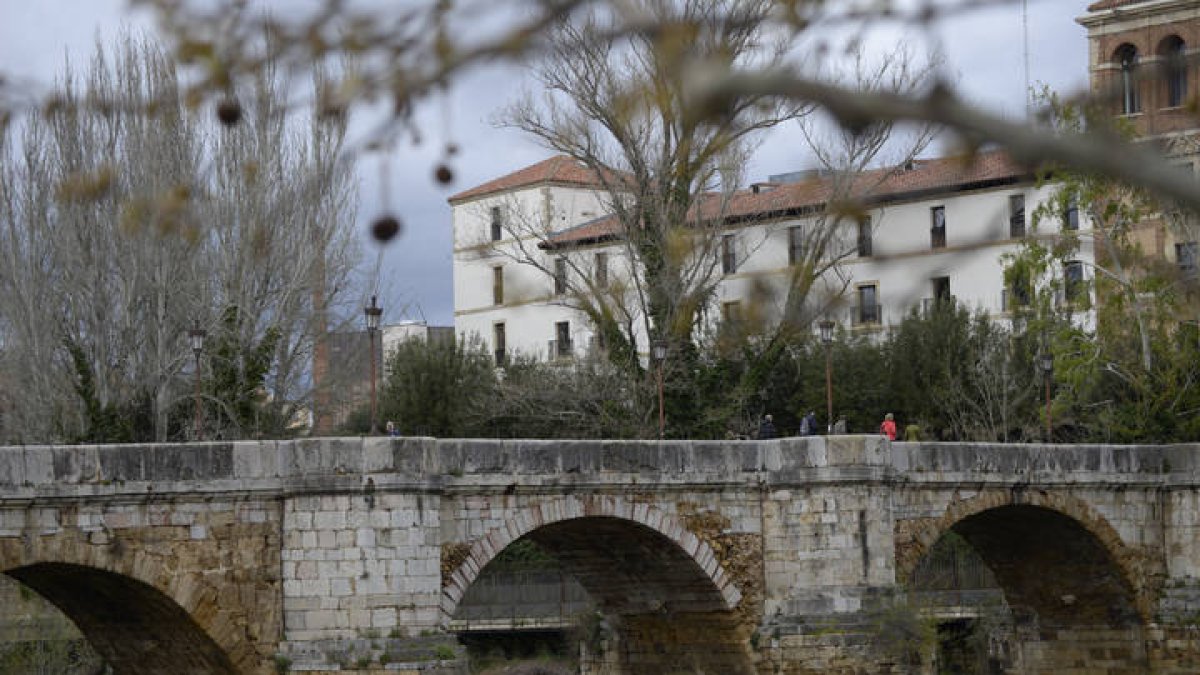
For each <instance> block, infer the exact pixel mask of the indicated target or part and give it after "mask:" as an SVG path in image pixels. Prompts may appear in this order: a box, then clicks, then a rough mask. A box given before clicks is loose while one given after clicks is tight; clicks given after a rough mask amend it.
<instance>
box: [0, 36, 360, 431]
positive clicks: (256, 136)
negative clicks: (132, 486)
mask: <svg viewBox="0 0 1200 675" xmlns="http://www.w3.org/2000/svg"><path fill="white" fill-rule="evenodd" d="M259 92H260V94H261V97H260V99H259V100H258V101H257V102H256V105H253V106H250V107H249V109H250V111H251V112H252V113H254V114H255V115H256V120H257V121H258V124H257V125H256V126H251V125H246V127H247V128H246V129H242V130H239V131H238V132H236V133H225V131H226V130H220V132H219V133H218V134H215V135H214V134H209V133H208V132H209V131H210V130H211V126H207V125H205V124H204V123H202V122H198V121H197V120H196V119H194V118H193V117H192V116H191V115H190V114H189V112H188V108H187V106H186V105H185V103H184V101H183V99H182V96H181V91H180V87H179V84H178V81H177V79H176V77H175V73H174V67H173V64H172V62H171V61H170V60H169V59H168V58H167V57H166V56H165V54H164V53H163V52H162V51H161V50H160V49H159V48H158V47H156V46H155V45H154V44H152V43H150V42H147V41H137V40H133V39H131V38H126V39H124V40H123V41H122V42H121V44H120V45H119V46H118V48H117V49H115V50H114V56H112V57H110V56H109V55H108V54H107V53H106V52H105V51H104V50H103V49H102V48H99V47H98V48H97V55H96V57H95V58H94V60H93V62H92V65H91V67H90V68H89V70H88V75H87V78H86V81H85V82H84V83H83V84H79V83H77V81H76V79H75V76H74V75H73V74H72V73H68V74H67V76H66V77H65V78H64V81H63V83H62V87H61V92H60V93H59V94H58V95H57V97H56V100H57V101H58V102H59V104H58V105H55V106H52V107H50V108H49V109H47V110H46V111H44V112H42V113H39V114H37V115H33V116H30V117H29V118H28V119H27V120H26V121H25V122H24V124H23V125H22V127H21V128H22V130H23V135H22V137H21V142H20V146H19V148H20V149H19V151H18V150H16V149H15V148H13V147H12V146H6V154H5V156H4V157H3V162H2V163H0V172H2V173H3V181H2V183H3V184H2V185H0V209H2V211H0V255H2V256H3V257H4V259H5V263H6V264H5V265H4V270H3V271H0V288H3V293H0V295H3V298H0V330H2V331H3V333H2V336H0V337H2V340H3V342H2V344H3V354H2V359H3V360H2V365H3V369H2V370H0V373H2V375H0V377H3V378H4V380H5V381H7V382H23V383H27V390H26V392H25V393H26V395H24V396H20V397H17V396H13V397H9V400H8V401H6V404H5V407H6V419H5V429H4V432H5V434H6V435H7V436H8V438H10V439H12V440H25V441H35V440H51V439H55V440H62V439H73V438H104V439H109V440H121V439H126V440H127V439H149V438H156V439H159V440H163V439H166V438H167V437H168V435H169V434H170V433H171V423H170V418H171V413H172V411H173V410H177V408H178V407H180V406H181V405H182V404H183V403H185V402H187V401H188V400H189V396H190V394H191V386H190V383H191V373H190V372H187V371H188V370H189V369H190V367H191V364H192V362H193V359H192V354H191V351H190V349H188V346H187V344H186V336H187V331H188V329H189V328H191V327H193V326H199V327H203V328H206V329H208V330H209V332H210V334H211V335H212V337H213V341H212V342H210V343H209V348H208V349H209V351H210V353H209V357H210V358H209V359H208V368H207V369H206V376H207V379H208V380H209V384H208V386H207V391H208V395H207V400H208V404H207V406H208V407H209V408H211V409H212V410H220V411H221V414H219V415H212V416H210V418H211V420H212V428H211V429H210V433H218V432H220V433H225V432H226V430H228V433H231V434H241V433H248V430H247V429H246V419H245V417H246V415H244V414H243V415H240V416H239V415H237V414H233V413H232V412H231V411H232V410H233V409H234V408H236V407H237V403H236V401H237V400H238V399H241V401H242V403H245V402H246V400H247V398H257V399H259V400H260V401H261V402H264V403H265V402H266V401H267V400H270V401H274V402H275V405H277V406H282V405H283V404H284V403H287V402H295V401H297V400H302V398H303V394H304V392H303V391H301V390H302V388H303V384H302V383H303V382H304V378H303V372H304V370H305V369H306V368H305V366H306V363H304V362H303V361H302V358H303V355H304V354H306V353H307V350H309V349H310V345H311V340H312V333H311V328H312V326H311V325H310V324H309V320H310V318H311V316H312V307H311V303H310V302H309V298H310V297H311V295H312V294H313V293H314V286H315V285H316V284H318V283H328V284H342V283H343V282H344V279H345V276H346V274H347V273H348V270H349V269H350V267H351V266H352V264H353V257H352V255H351V254H352V251H353V249H352V245H351V242H352V241H353V237H352V233H351V230H350V220H351V214H350V213H349V209H348V203H347V181H346V171H347V167H345V166H344V165H340V164H339V163H338V160H337V159H336V158H335V156H336V150H337V147H338V142H339V139H340V125H333V126H329V125H328V124H325V123H322V124H317V125H316V126H314V131H313V134H314V135H313V136H312V137H311V138H307V139H306V138H304V137H303V136H297V135H296V131H295V130H294V129H293V128H292V127H291V126H290V125H289V124H287V123H286V121H285V118H284V116H283V114H282V112H281V111H280V110H279V109H278V108H274V107H272V104H271V101H272V98H273V96H274V94H273V93H272V92H271V91H270V89H269V87H266V86H265V85H264V86H262V87H260V88H259ZM85 102H86V104H85ZM318 259H319V260H320V262H319V263H318V262H317V260H318ZM317 267H320V268H322V270H323V272H324V274H323V277H319V276H318V275H316V274H314V268H317ZM325 290H326V291H327V295H329V296H331V297H332V296H333V293H330V292H328V291H329V289H325ZM230 308H233V309H235V310H236V311H235V313H234V316H235V317H236V320H235V321H233V322H229V321H227V320H226V319H227V317H229V316H230V314H229V313H228V311H227V310H229V309H230ZM230 334H232V336H231V335H230ZM268 338H269V339H270V341H271V345H272V349H271V350H270V351H271V352H272V353H271V354H270V358H269V359H267V361H266V362H265V364H264V363H260V364H259V365H258V366H256V372H257V375H256V376H255V377H253V378H250V379H246V378H245V377H240V378H239V377H238V376H236V375H233V376H229V377H226V378H225V379H227V380H229V381H228V382H225V381H223V380H222V377H221V376H222V375H227V374H229V373H237V372H239V369H240V370H241V371H242V374H243V375H244V374H245V373H244V370H245V368H244V366H245V364H246V363H247V360H246V357H247V355H248V354H250V353H252V352H254V350H255V348H257V347H261V346H262V344H263V343H264V342H265V341H267V340H268ZM222 345H224V347H225V351H221V350H219V349H218V347H219V346H222ZM218 357H220V358H223V359H226V362H218V360H217V359H218ZM259 361H262V359H259ZM222 368H224V370H222ZM268 376H269V378H273V379H269V378H268ZM264 385H270V386H269V388H267V387H264ZM6 388H7V387H6ZM50 411H53V412H50ZM288 414H289V412H288V411H287V410H284V409H283V408H282V407H280V408H279V416H282V417H286V416H287V415H288ZM139 425H140V426H139ZM180 426H182V425H180Z"/></svg>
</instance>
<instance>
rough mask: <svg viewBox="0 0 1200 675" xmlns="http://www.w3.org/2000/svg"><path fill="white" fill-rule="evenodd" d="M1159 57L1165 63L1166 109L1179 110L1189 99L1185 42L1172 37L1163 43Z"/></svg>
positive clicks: (1177, 37)
mask: <svg viewBox="0 0 1200 675" xmlns="http://www.w3.org/2000/svg"><path fill="white" fill-rule="evenodd" d="M1159 55H1160V56H1162V61H1163V80H1164V81H1165V83H1166V87H1167V91H1166V94H1167V96H1166V104H1167V105H1166V107H1168V108H1179V107H1181V106H1183V104H1184V99H1186V98H1187V77H1188V72H1187V57H1186V56H1185V55H1184V44H1183V40H1182V39H1180V37H1179V36H1178V35H1172V36H1170V37H1168V38H1167V39H1165V40H1163V41H1162V45H1161V46H1160V47H1159Z"/></svg>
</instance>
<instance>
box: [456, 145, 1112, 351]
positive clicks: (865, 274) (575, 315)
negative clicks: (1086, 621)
mask: <svg viewBox="0 0 1200 675" xmlns="http://www.w3.org/2000/svg"><path fill="white" fill-rule="evenodd" d="M957 161H958V160H928V161H921V162H918V163H917V165H916V167H915V168H914V169H913V171H914V173H913V174H912V176H911V177H909V176H902V177H900V179H899V180H898V181H897V182H898V183H901V184H902V185H901V186H900V187H898V188H897V187H891V188H888V190H887V191H885V192H886V193H885V194H882V193H881V194H878V195H865V196H863V197H862V200H863V203H864V204H865V208H866V209H867V210H866V213H867V214H868V215H869V216H870V231H871V233H872V236H871V241H870V251H869V255H861V256H860V255H859V254H858V248H857V246H858V239H857V230H858V226H857V225H856V224H854V223H850V224H847V225H846V226H845V227H844V228H843V229H844V230H845V232H844V233H843V235H842V238H843V242H844V245H845V246H846V247H847V248H846V249H845V250H846V251H848V252H849V253H848V254H847V255H846V257H844V259H842V260H841V261H840V262H839V263H838V265H837V266H836V268H835V270H836V274H835V275H833V277H832V278H826V279H823V281H824V284H818V287H817V290H816V291H815V292H816V293H817V295H818V296H820V295H821V294H826V297H825V298H818V299H819V300H827V299H828V300H832V302H833V304H832V307H833V309H832V310H830V311H829V312H828V315H829V316H830V318H832V319H834V320H836V321H838V322H839V323H841V324H842V325H843V326H845V327H846V328H848V329H853V330H879V329H881V328H886V327H888V326H890V325H895V324H898V323H899V322H900V321H901V320H902V319H903V317H904V316H905V315H906V314H907V313H908V312H909V311H910V310H911V309H912V308H913V307H920V306H922V303H923V302H931V301H932V300H933V298H935V296H938V295H939V294H943V295H944V294H948V295H950V296H953V297H954V298H955V299H956V300H957V301H958V302H959V303H960V304H963V305H965V306H966V307H968V308H971V309H976V308H979V309H982V310H984V311H986V312H988V313H989V314H991V315H992V316H993V317H995V318H998V319H1003V318H1004V317H1006V316H1007V314H1006V311H1005V282H1004V268H1003V265H1002V262H1001V257H1002V256H1003V255H1004V254H1006V253H1011V252H1015V251H1016V250H1017V249H1018V248H1019V246H1020V244H1021V238H1020V236H1013V234H1014V232H1013V229H1012V228H1013V227H1014V223H1013V219H1012V216H1013V209H1014V207H1015V206H1016V204H1014V201H1013V198H1015V197H1019V198H1020V200H1022V201H1023V204H1024V214H1025V218H1024V228H1025V230H1026V231H1027V232H1031V233H1032V232H1033V225H1032V224H1033V213H1034V211H1035V209H1036V208H1037V207H1038V205H1039V204H1041V203H1043V202H1045V201H1046V200H1047V199H1049V198H1050V196H1051V195H1052V193H1053V191H1054V186H1041V187H1039V186H1037V185H1036V184H1035V182H1034V180H1033V179H1032V178H1031V177H1029V176H1022V175H1020V174H1019V173H1016V172H1015V171H992V172H991V173H990V174H988V176H986V180H974V179H970V178H960V177H958V176H956V175H954V173H953V171H950V172H949V173H948V172H947V169H952V168H953V165H952V164H951V163H952V162H957ZM919 172H925V173H924V174H922V173H919ZM905 181H907V182H905ZM931 181H932V182H931ZM494 183H497V184H499V185H501V186H503V189H499V190H489V189H487V185H485V186H481V187H482V188H483V189H479V188H477V189H476V190H473V191H467V192H466V193H463V195H466V196H465V197H455V198H451V205H452V207H453V226H454V242H455V250H454V297H455V332H456V333H457V334H458V335H460V336H462V335H467V334H471V333H475V334H478V335H479V336H480V337H481V338H482V339H483V340H484V341H485V342H486V343H487V344H488V345H489V348H490V349H493V350H498V349H503V350H504V351H505V353H506V355H508V356H511V355H513V354H514V353H517V352H520V353H524V354H527V355H531V356H536V357H538V358H546V357H549V356H562V355H564V353H563V350H561V348H560V347H559V343H560V341H561V338H562V337H568V338H569V339H570V340H571V343H572V345H571V346H572V349H571V350H570V351H571V353H572V355H579V354H582V353H584V352H585V351H586V349H587V348H588V345H589V343H590V340H591V338H592V327H591V326H590V325H589V322H588V320H587V318H586V316H584V315H583V314H582V313H581V312H578V311H576V310H574V309H571V308H569V307H566V306H565V305H564V304H562V302H561V298H558V301H556V298H557V296H556V295H555V279H554V276H553V274H554V270H555V258H558V257H560V256H566V258H567V260H568V261H569V262H568V264H567V265H566V266H565V267H566V271H567V273H568V274H570V275H573V278H574V276H575V275H589V276H591V277H592V278H595V275H596V272H595V265H596V260H597V254H598V253H599V254H604V255H605V256H606V267H607V276H608V278H609V282H610V283H613V282H615V281H616V280H617V279H620V278H622V277H624V278H628V274H629V272H628V265H627V262H626V258H625V254H624V249H623V246H622V243H621V242H620V241H612V240H611V239H610V240H609V241H607V242H601V243H596V242H594V241H589V240H588V239H586V238H584V239H582V240H580V241H579V243H578V244H577V245H574V246H571V247H570V248H568V249H559V250H555V251H548V250H543V249H540V248H538V247H537V242H538V241H540V240H544V239H545V238H546V237H547V234H548V233H550V232H554V233H558V237H559V239H560V240H561V238H563V237H566V238H567V239H570V238H571V237H572V236H573V232H579V231H586V230H585V229H584V228H588V227H593V228H594V221H595V220H596V219H597V217H599V216H601V215H603V214H604V211H605V209H604V203H605V199H606V198H605V197H604V196H602V195H601V193H600V191H599V190H598V189H596V188H591V187H588V186H586V185H562V184H557V185H556V184H552V183H549V182H538V181H536V180H534V181H533V182H531V183H526V184H520V183H517V184H511V181H509V184H507V185H506V184H505V183H506V181H505V180H504V179H503V178H502V179H497V181H494ZM910 184H911V185H910ZM488 185H491V184H488ZM786 189H788V186H779V187H774V188H773V189H772V192H773V191H775V190H786ZM749 194H750V193H747V196H749ZM780 194H781V195H782V194H784V193H780ZM493 209H499V211H497V212H494V211H493ZM935 209H941V210H942V213H943V214H944V218H943V222H944V225H945V226H944V246H938V247H935V246H934V239H935V237H936V235H935V234H934V233H933V232H932V229H933V228H932V224H933V222H934V220H935V218H938V217H939V216H936V215H935ZM493 213H498V214H499V217H500V218H501V219H503V228H502V229H503V231H502V232H501V233H500V234H501V235H502V236H501V237H500V239H499V240H496V241H493V239H492V236H493V234H496V233H495V232H494V231H493V229H492V218H493ZM817 218H818V216H803V217H802V216H783V217H777V218H774V219H766V218H758V219H755V220H753V221H752V222H753V224H751V225H746V226H733V227H730V229H729V230H728V231H727V234H728V235H731V236H732V237H733V239H732V240H731V241H732V243H733V246H734V250H735V252H736V256H735V258H736V270H735V271H734V272H732V273H728V274H724V275H723V276H722V278H721V281H720V284H719V287H718V289H717V293H716V296H715V298H714V301H713V305H712V306H711V307H709V308H708V310H707V312H708V313H707V316H708V317H709V319H710V320H711V321H717V320H720V318H721V316H722V314H723V308H724V311H726V312H728V311H738V312H745V311H749V309H750V308H751V307H753V308H755V311H757V310H759V309H764V310H765V311H766V313H767V317H766V318H767V320H770V317H772V316H774V317H778V316H779V310H780V307H781V305H782V301H783V299H784V298H783V289H784V288H786V280H787V278H788V275H789V271H790V268H789V250H788V247H789V229H790V228H793V227H801V228H806V227H817V226H819V222H818V220H817ZM1078 218H1079V226H1080V227H1081V228H1083V229H1085V230H1086V229H1087V219H1086V217H1085V216H1084V214H1079V216H1078ZM1047 220H1049V221H1052V222H1046V221H1043V222H1042V223H1040V224H1039V228H1038V230H1037V236H1053V235H1055V234H1057V233H1058V232H1059V227H1060V226H1061V222H1060V219H1059V218H1054V219H1047ZM589 223H593V224H592V225H589ZM572 228H579V229H577V230H574V231H573V230H572ZM518 233H521V234H525V235H526V236H519V237H514V236H513V235H514V234H518ZM1018 234H1019V233H1018ZM864 252H865V251H864ZM717 255H720V252H719V251H718V253H717ZM522 258H529V259H531V260H535V261H537V262H538V265H540V267H541V269H539V268H538V267H536V266H534V265H531V264H524V263H522V262H519V260H521V259H522ZM1092 258H1093V256H1092V251H1091V243H1090V240H1089V238H1088V237H1086V236H1083V237H1080V251H1079V254H1078V256H1077V259H1078V260H1079V261H1080V262H1081V263H1082V265H1081V269H1082V271H1083V275H1084V277H1085V278H1086V279H1090V278H1091V277H1092V276H1093V273H1092V265H1091V263H1092ZM497 270H499V271H497ZM720 270H721V268H720V267H719V266H718V272H717V273H718V274H720ZM497 275H499V276H497ZM826 276H827V277H829V276H830V275H826ZM501 278H502V282H501V283H502V284H503V289H502V294H501V296H497V295H495V293H496V292H497V291H495V290H494V289H493V282H494V281H495V280H497V279H501ZM822 285H823V288H822ZM832 294H838V297H836V298H834V297H832ZM872 297H873V298H874V301H872V300H871V298H872ZM497 300H499V302H497ZM730 303H736V304H732V305H730ZM876 305H877V306H878V309H877V310H876V309H875V306H876ZM1083 319H1084V321H1085V322H1086V323H1089V324H1090V323H1091V321H1092V319H1091V317H1090V315H1089V316H1085V317H1083ZM638 323H640V322H638ZM564 324H565V326H564ZM642 337H643V339H642V340H641V347H642V349H643V350H645V349H646V344H645V340H644V336H642Z"/></svg>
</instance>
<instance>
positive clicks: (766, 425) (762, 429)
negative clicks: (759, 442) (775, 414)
mask: <svg viewBox="0 0 1200 675" xmlns="http://www.w3.org/2000/svg"><path fill="white" fill-rule="evenodd" d="M776 435H778V434H777V433H776V431H775V420H774V418H772V417H771V416H770V415H763V418H762V422H760V423H759V425H758V437H759V438H775V436H776Z"/></svg>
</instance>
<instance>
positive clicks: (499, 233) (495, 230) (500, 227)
mask: <svg viewBox="0 0 1200 675" xmlns="http://www.w3.org/2000/svg"><path fill="white" fill-rule="evenodd" d="M503 236H504V219H503V218H501V216H500V207H499V206H493V207H492V241H500V239H501V238H503Z"/></svg>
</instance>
